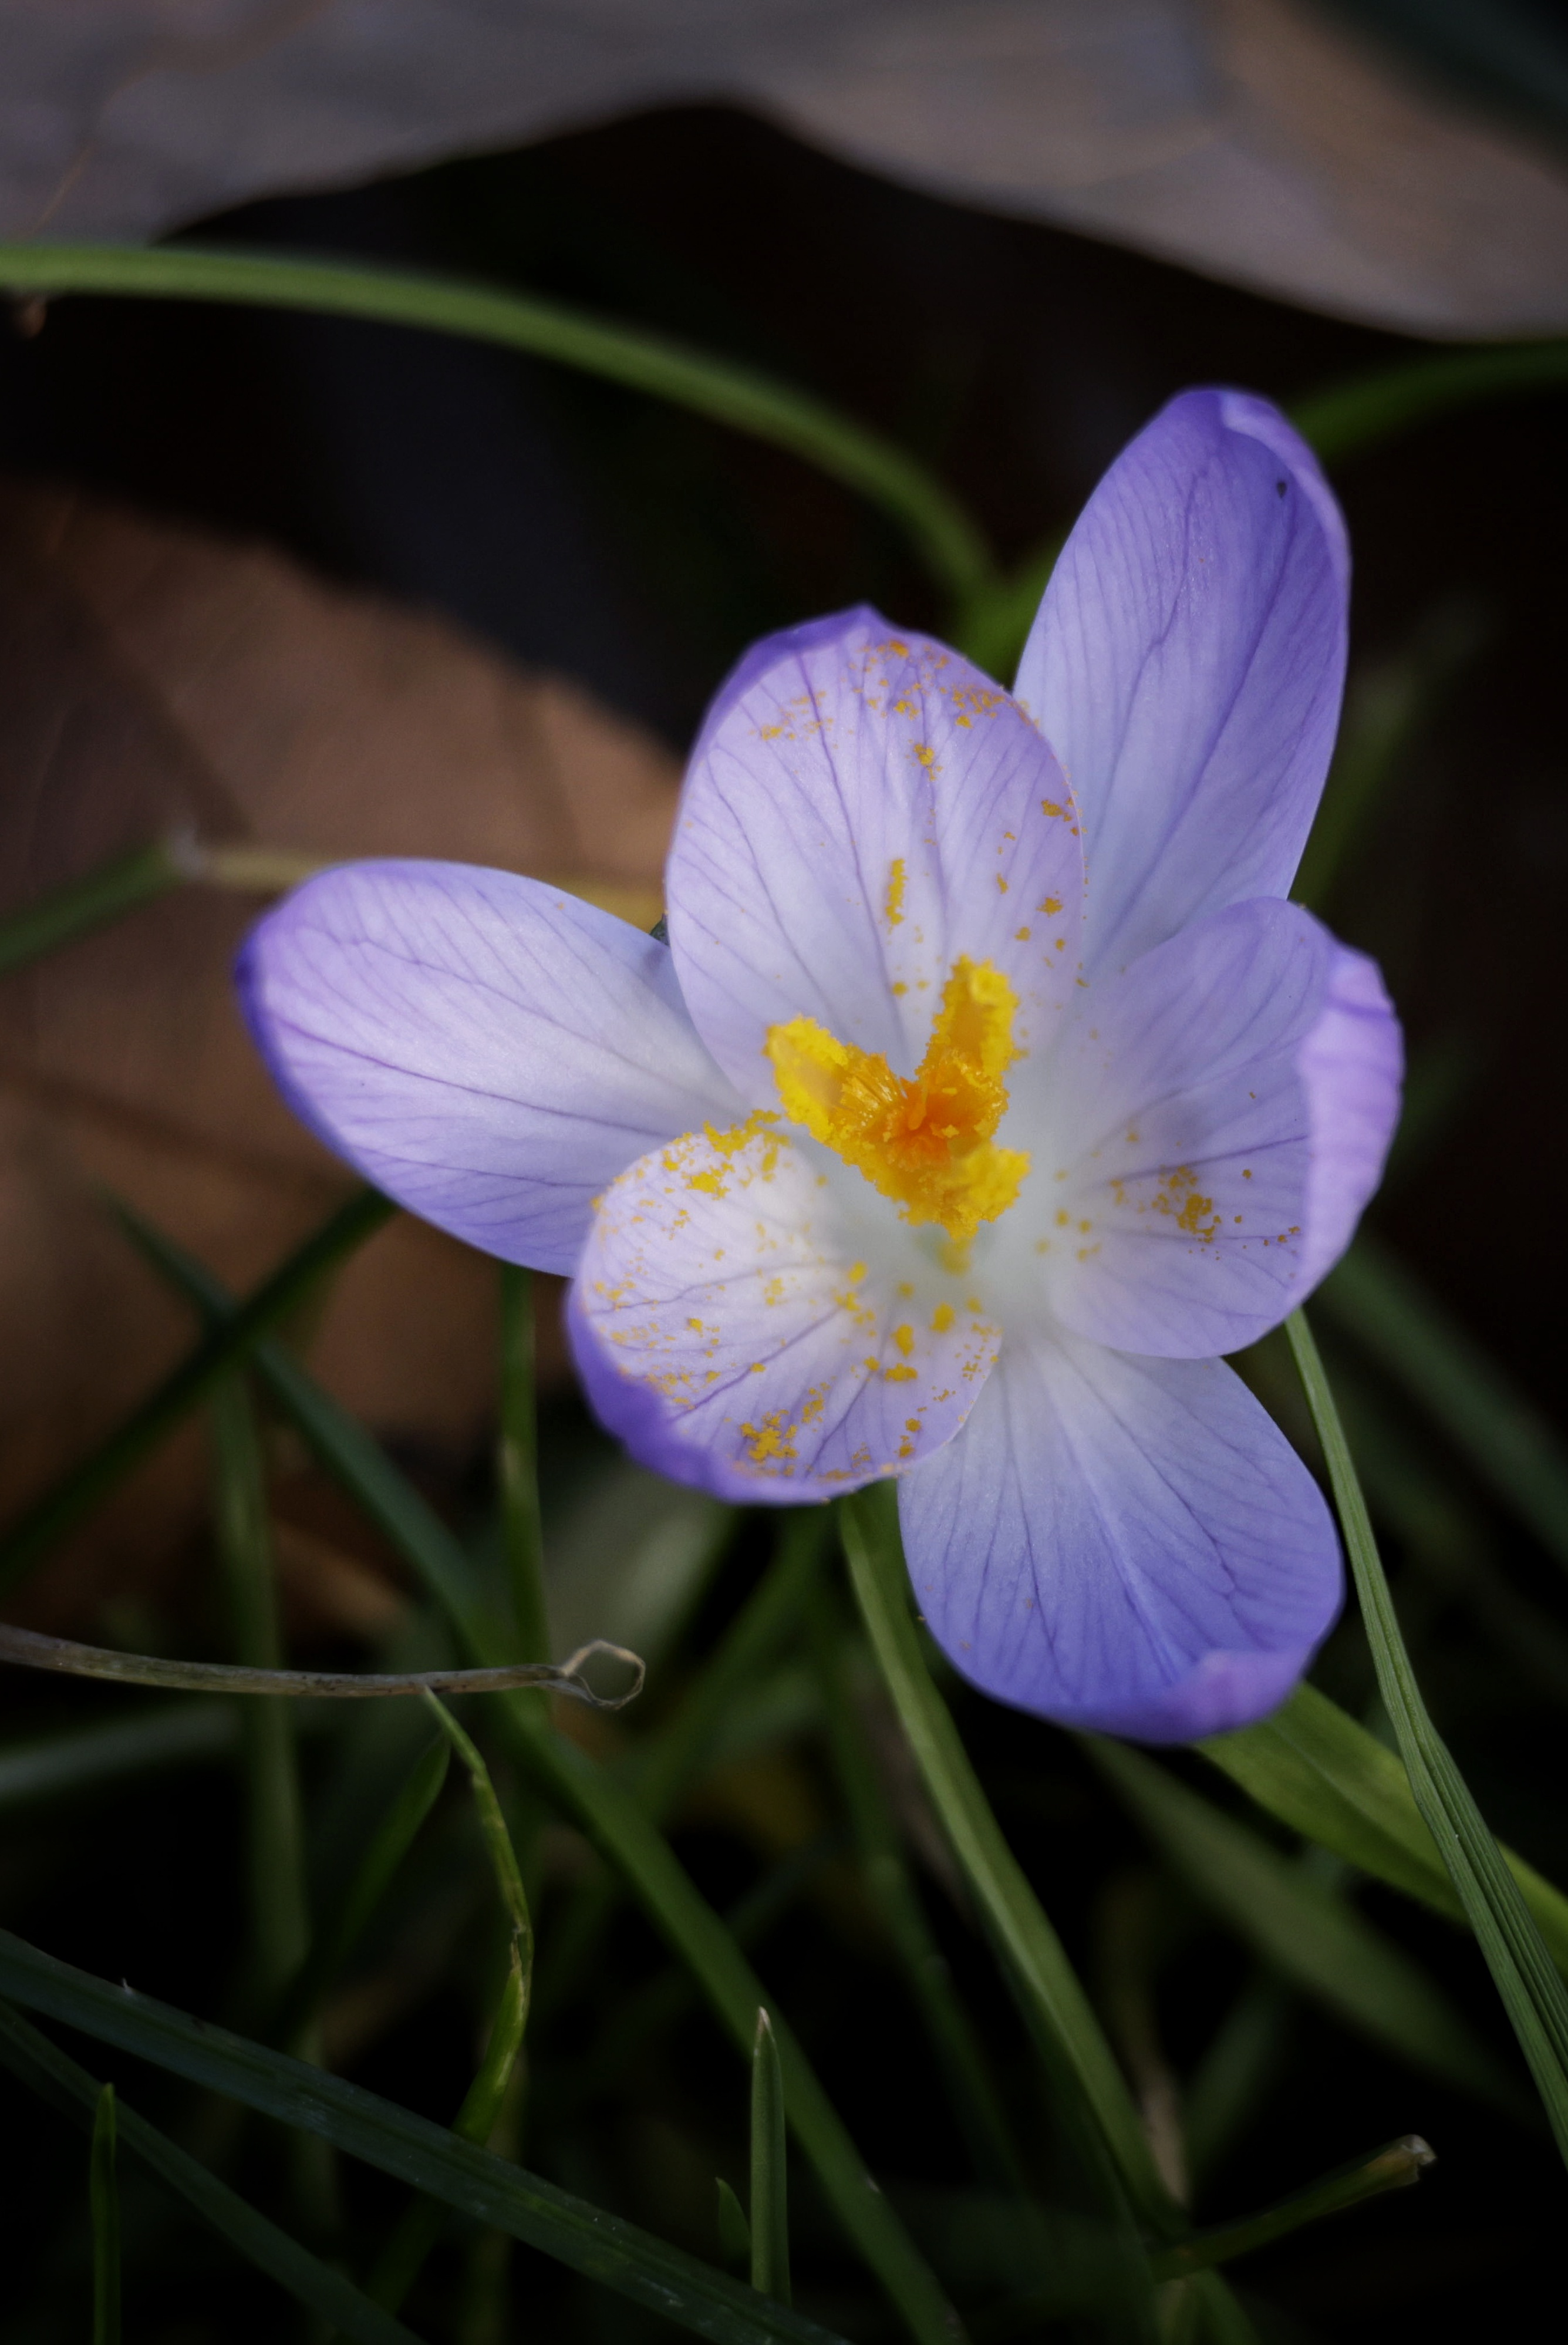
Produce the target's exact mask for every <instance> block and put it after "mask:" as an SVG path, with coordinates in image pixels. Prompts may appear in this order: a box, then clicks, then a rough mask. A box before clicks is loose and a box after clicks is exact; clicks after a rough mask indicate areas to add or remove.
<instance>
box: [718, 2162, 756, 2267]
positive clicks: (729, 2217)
mask: <svg viewBox="0 0 1568 2345" xmlns="http://www.w3.org/2000/svg"><path fill="white" fill-rule="evenodd" d="M713 2187H714V2189H715V2190H716V2192H717V2194H718V2223H719V2255H720V2259H721V2260H722V2261H723V2262H724V2263H726V2264H728V2266H729V2268H730V2269H731V2270H732V2271H740V2272H749V2271H750V2269H751V2268H752V2227H751V2225H750V2224H749V2223H748V2222H747V2220H746V2212H745V2208H744V2207H743V2206H742V2205H741V2202H740V2200H739V2199H738V2198H736V2196H735V2194H734V2192H733V2190H732V2189H731V2188H730V2186H729V2184H728V2183H727V2182H726V2181H725V2180H724V2178H723V2175H722V2174H721V2175H720V2176H718V2178H716V2180H715V2183H714V2186H713Z"/></svg>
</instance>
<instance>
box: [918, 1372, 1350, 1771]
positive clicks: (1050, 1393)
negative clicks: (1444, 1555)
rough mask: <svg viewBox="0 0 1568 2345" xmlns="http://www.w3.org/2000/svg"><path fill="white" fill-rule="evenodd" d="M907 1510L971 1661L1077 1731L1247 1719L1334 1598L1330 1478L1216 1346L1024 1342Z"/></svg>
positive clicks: (1019, 1703) (1003, 1695) (977, 1672)
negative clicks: (1146, 1352)
mask: <svg viewBox="0 0 1568 2345" xmlns="http://www.w3.org/2000/svg"><path fill="white" fill-rule="evenodd" d="M899 1518H900V1521H901V1523H902V1525H903V1529H904V1543H905V1552H906V1553H907V1555H908V1558H909V1575H910V1579H911V1580H912V1582H913V1584H914V1589H915V1595H916V1601H917V1603H918V1605H919V1609H920V1611H921V1613H922V1614H923V1616H924V1618H925V1619H926V1621H927V1622H928V1623H929V1625H930V1627H931V1629H932V1631H933V1633H934V1635H935V1636H936V1639H937V1642H938V1643H939V1644H940V1645H941V1647H942V1649H943V1650H944V1651H945V1652H946V1654H947V1655H948V1657H949V1658H950V1659H951V1660H952V1661H953V1662H954V1664H955V1666H956V1668H957V1669H958V1670H961V1671H962V1673H963V1674H964V1676H965V1677H966V1678H968V1679H969V1680H971V1681H972V1682H973V1683H974V1684H976V1685H977V1686H979V1687H980V1688H981V1689H982V1690H984V1691H985V1692H986V1693H988V1694H993V1695H995V1696H996V1699H997V1700H1000V1701H1007V1702H1011V1703H1013V1704H1014V1705H1015V1706H1016V1707H1017V1709H1019V1710H1028V1711H1037V1713H1039V1714H1040V1715H1041V1716H1043V1717H1046V1718H1054V1719H1057V1720H1059V1721H1061V1723H1062V1724H1063V1725H1066V1726H1078V1727H1091V1728H1095V1729H1098V1731H1101V1732H1103V1733H1108V1734H1127V1735H1131V1736H1134V1737H1136V1738H1137V1739H1138V1740H1139V1741H1147V1742H1188V1741H1196V1740H1197V1739H1198V1738H1199V1736H1202V1735H1206V1734H1221V1733H1225V1732H1227V1731H1229V1729H1230V1728H1232V1727H1237V1726H1245V1725H1247V1724H1248V1723H1249V1721H1252V1720H1253V1719H1257V1718H1262V1717H1265V1716H1266V1715H1267V1714H1268V1712H1269V1711H1271V1710H1273V1709H1275V1708H1276V1707H1277V1706H1278V1705H1279V1703H1280V1702H1281V1701H1282V1700H1284V1698H1285V1696H1286V1694H1287V1693H1288V1692H1289V1691H1290V1688H1291V1686H1292V1685H1293V1684H1294V1683H1295V1681H1296V1680H1297V1679H1298V1678H1299V1677H1300V1674H1301V1672H1302V1670H1304V1669H1305V1668H1306V1666H1307V1664H1308V1662H1309V1661H1310V1659H1311V1656H1312V1653H1313V1651H1314V1650H1315V1649H1316V1647H1317V1646H1318V1644H1319V1643H1320V1641H1321V1639H1322V1638H1323V1637H1324V1635H1325V1634H1326V1633H1327V1631H1328V1629H1329V1628H1330V1625H1331V1624H1332V1622H1333V1619H1334V1617H1335V1614H1336V1613H1337V1612H1338V1610H1339V1606H1340V1592H1341V1575H1340V1551H1339V1544H1338V1541H1337V1539H1336V1538H1335V1535H1334V1529H1333V1525H1332V1523H1331V1522H1330V1518H1329V1510H1328V1508H1327V1507H1326V1506H1325V1505H1324V1503H1323V1498H1322V1496H1321V1493H1320V1491H1319V1488H1318V1486H1317V1484H1316V1483H1315V1482H1314V1481H1313V1479H1312V1477H1311V1476H1310V1474H1309V1473H1308V1471H1307V1469H1306V1467H1304V1466H1303V1465H1302V1463H1301V1461H1300V1458H1299V1457H1297V1456H1296V1454H1295V1452H1294V1451H1293V1450H1292V1449H1291V1448H1290V1446H1289V1444H1288V1443H1287V1442H1286V1440H1285V1438H1284V1436H1282V1435H1281V1434H1280V1432H1279V1430H1278V1429H1277V1427H1276V1426H1274V1424H1273V1423H1272V1422H1271V1420H1270V1418H1269V1417H1268V1416H1266V1415H1265V1414H1264V1412H1263V1410H1262V1409H1261V1408H1260V1407H1259V1405H1258V1403H1257V1402H1256V1401H1255V1400H1254V1399H1253V1398H1252V1396H1251V1395H1250V1393H1249V1392H1248V1390H1247V1388H1246V1386H1244V1385H1243V1384H1242V1383H1241V1381H1240V1379H1239V1377H1237V1376H1233V1375H1232V1374H1231V1372H1230V1370H1229V1368H1227V1367H1225V1366H1224V1365H1222V1364H1221V1363H1220V1362H1219V1361H1218V1360H1139V1359H1133V1358H1129V1357H1128V1355H1125V1354H1120V1353H1116V1352H1108V1351H1102V1350H1101V1349H1100V1347H1099V1346H1098V1345H1093V1344H1084V1343H1079V1342H1077V1340H1076V1339H1074V1338H1072V1337H1067V1338H1066V1339H1065V1340H1064V1341H1063V1342H1061V1343H1060V1344H1053V1343H1052V1342H1051V1341H1050V1340H1049V1339H1048V1338H1038V1339H1036V1340H1035V1341H1033V1342H1030V1343H1027V1344H1024V1345H1015V1344H1014V1342H1013V1341H1012V1339H1011V1337H1009V1340H1008V1344H1007V1350H1006V1352H1005V1353H1004V1355H1003V1356H1002V1358H1001V1360H1000V1361H999V1362H998V1364H997V1365H996V1369H995V1370H994V1371H993V1373H992V1376H991V1377H990V1380H989V1382H988V1383H987V1385H986V1389H985V1391H984V1392H983V1393H982V1394H981V1395H980V1397H979V1400H978V1401H977V1402H976V1406H975V1409H974V1412H973V1414H972V1415H971V1416H970V1418H969V1421H968V1423H967V1424H966V1426H965V1427H964V1430H963V1432H962V1433H961V1434H960V1435H959V1436H958V1437H957V1439H956V1441H954V1442H952V1443H951V1444H950V1445H949V1446H948V1447H947V1448H946V1449H944V1450H942V1451H941V1452H940V1453H939V1454H938V1455H937V1456H936V1457H934V1458H932V1459H931V1460H930V1461H929V1462H928V1463H926V1464H925V1465H922V1466H920V1467H917V1468H916V1470H915V1471H914V1472H913V1473H910V1474H908V1475H906V1476H905V1479H904V1481H903V1482H902V1483H901V1485H900V1487H899Z"/></svg>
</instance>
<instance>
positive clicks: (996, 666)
mask: <svg viewBox="0 0 1568 2345" xmlns="http://www.w3.org/2000/svg"><path fill="white" fill-rule="evenodd" d="M1062 535H1063V533H1062V532H1061V531H1060V530H1054V531H1053V532H1052V533H1051V534H1050V536H1049V537H1047V539H1045V540H1044V542H1043V543H1041V544H1039V545H1037V547H1036V548H1035V550H1034V552H1033V553H1027V554H1026V555H1025V556H1024V558H1023V560H1022V561H1021V562H1020V563H1017V565H1016V566H1015V567H1014V568H1013V569H1011V570H1009V571H1007V572H1006V573H1005V574H1004V573H997V574H994V575H993V576H991V577H989V578H984V579H982V580H981V581H980V583H979V584H978V585H976V586H974V587H972V588H971V589H970V591H969V593H968V594H966V595H965V597H964V598H963V600H962V601H961V602H960V603H959V604H958V607H957V609H956V612H955V613H954V614H953V621H952V640H953V642H954V643H955V644H956V645H957V646H958V649H959V650H960V651H961V652H964V653H965V654H966V655H967V656H968V657H969V658H970V659H972V660H973V661H974V663H975V665H976V667H983V668H984V669H985V671H986V675H994V676H996V677H997V678H999V680H1000V681H1001V682H1002V683H1004V684H1006V683H1007V682H1008V681H1009V679H1010V678H1011V676H1012V675H1013V673H1014V671H1015V669H1016V668H1017V665H1018V661H1019V659H1020V657H1021V656H1022V655H1023V649H1024V645H1025V644H1026V642H1027V640H1028V634H1029V629H1030V628H1031V627H1032V626H1033V625H1034V624H1035V614H1036V612H1037V610H1038V609H1039V607H1040V598H1041V596H1042V595H1043V594H1045V591H1046V588H1047V586H1048V585H1049V584H1050V583H1051V573H1052V571H1053V570H1054V569H1055V568H1056V566H1057V555H1058V554H1059V553H1061V550H1062Z"/></svg>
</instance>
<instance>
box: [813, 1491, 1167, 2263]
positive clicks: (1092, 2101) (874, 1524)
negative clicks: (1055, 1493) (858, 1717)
mask: <svg viewBox="0 0 1568 2345" xmlns="http://www.w3.org/2000/svg"><path fill="white" fill-rule="evenodd" d="M839 1512H840V1519H841V1521H842V1524H843V1528H844V1544H845V1554H846V1556H847V1557H848V1559H849V1570H850V1580H851V1584H852V1586H853V1587H854V1589H855V1599H856V1601H857V1602H858V1604H859V1606H860V1612H861V1618H862V1619H863V1620H864V1621H865V1629H866V1633H867V1635H868V1636H869V1637H870V1639H871V1643H872V1649H873V1650H874V1652H875V1656H876V1660H877V1664H878V1666H879V1668H880V1669H881V1671H882V1676H883V1680H884V1682H885V1685H886V1687H887V1690H888V1692H889V1693H890V1694H891V1695H892V1697H893V1705H894V1708H895V1710H896V1711H897V1712H898V1716H899V1719H900V1721H901V1722H902V1724H903V1727H904V1731H905V1734H906V1735H907V1737H908V1739H909V1744H910V1748H911V1749H912V1751H914V1753H915V1758H916V1764H917V1765H918V1767H919V1770H920V1774H921V1778H922V1780H923V1781H924V1782H925V1785H926V1791H927V1792H928V1793H929V1794H930V1797H931V1800H932V1802H933V1803H934V1805H935V1807H936V1812H937V1814H938V1816H939V1817H940V1818H941V1821H942V1824H943V1828H944V1830H945V1831H946V1834H947V1837H948V1839H949V1841H950V1842H951V1843H952V1846H953V1851H954V1853H955V1855H956V1857H957V1860H958V1863H959V1865H960V1866H961V1868H962V1870H963V1873H964V1875H965V1878H966V1880H967V1882H968V1883H969V1885H970V1888H971V1889H972V1891H973V1892H974V1894H975V1897H976V1903H978V1905H979V1907H980V1910H981V1912H982V1913H983V1914H984V1915H985V1917H986V1924H987V1926H988V1928H989V1931H990V1933H991V1935H992V1937H993V1938H994V1940H995V1941H996V1944H997V1945H998V1947H999V1948H1000V1949H1001V1951H1002V1954H1003V1955H1004V1958H1005V1960H1006V1962H1007V1966H1008V1969H1009V1970H1010V1972H1011V1974H1013V1976H1014V1977H1015V1978H1016V1979H1017V1981H1018V1982H1019V1983H1020V1985H1021V1987H1022V1990H1023V1992H1024V1994H1025V1995H1027V1999H1028V2003H1029V2005H1031V2006H1032V2008H1033V2010H1034V2012H1035V2014H1036V2015H1037V2018H1038V2021H1039V2023H1040V2025H1041V2026H1042V2027H1043V2028H1044V2029H1045V2030H1046V2031H1047V2037H1048V2039H1049V2040H1050V2041H1051V2042H1053V2043H1054V2044H1055V2045H1056V2046H1057V2052H1058V2056H1059V2059H1060V2061H1061V2062H1062V2063H1063V2064H1065V2066H1066V2068H1067V2073H1068V2074H1069V2075H1070V2076H1072V2077H1073V2078H1075V2079H1076V2081H1077V2087H1078V2089H1079V2091H1080V2092H1081V2094H1082V2096H1083V2099H1084V2101H1085V2103H1086V2104H1087V2107H1088V2108H1089V2109H1090V2110H1091V2111H1092V2112H1093V2116H1094V2118H1095V2120H1096V2122H1097V2123H1098V2127H1099V2130H1100V2133H1101V2135H1102V2136H1103V2138H1104V2140H1105V2142H1106V2143H1107V2145H1108V2147H1109V2150H1110V2153H1111V2156H1112V2157H1113V2158H1114V2159H1115V2162H1116V2166H1117V2168H1118V2171H1119V2173H1120V2175H1121V2177H1122V2179H1123V2182H1124V2184H1125V2186H1126V2188H1127V2191H1128V2196H1129V2198H1130V2199H1131V2202H1132V2205H1133V2207H1134V2208H1135V2209H1136V2211H1137V2213H1138V2216H1139V2217H1140V2218H1142V2219H1143V2220H1144V2221H1145V2222H1147V2223H1148V2225H1149V2226H1150V2227H1151V2228H1154V2229H1155V2230H1157V2231H1163V2232H1165V2233H1167V2234H1168V2233H1169V2232H1170V2230H1171V2229H1172V2228H1176V2227H1178V2226H1179V2221H1180V2218H1179V2211H1178V2210H1177V2208H1175V2205H1174V2202H1173V2201H1172V2200H1171V2199H1170V2198H1169V2197H1168V2194H1167V2192H1166V2189H1165V2186H1164V2184H1163V2183H1162V2182H1161V2181H1160V2178H1159V2175H1158V2170H1157V2168H1156V2167H1155V2163H1154V2159H1153V2157H1152V2155H1151V2153H1150V2150H1149V2147H1148V2140H1147V2139H1146V2137H1145V2135H1144V2132H1143V2128H1142V2127H1141V2126H1140V2125H1139V2123H1138V2115H1137V2112H1136V2110H1135V2109H1134V2107H1133V2104H1132V2099H1131V2096H1130V2095H1129V2093H1128V2088H1127V2086H1126V2084H1125V2082H1124V2081H1123V2078H1122V2075H1121V2071H1120V2069H1119V2068H1118V2066H1117V2064H1116V2060H1115V2058H1114V2056H1112V2053H1111V2050H1110V2047H1109V2046H1108V2044H1107V2042H1106V2040H1105V2036H1104V2035H1103V2033H1102V2031H1101V2029H1100V2025H1099V2022H1098V2019H1097V2018H1096V2017H1095V2015H1094V2012H1093V2009H1092V2008H1091V2006H1090V2004H1089V2000H1088V1997H1087V1995H1085V1993H1084V1991H1083V1988H1082V1986H1081V1985H1079V1983H1078V1980H1077V1974H1075V1972H1074V1970H1073V1968H1072V1965H1071V1964H1070V1963H1069V1962H1068V1961H1067V1955H1066V1954H1065V1952H1064V1951H1063V1948H1062V1944H1061V1941H1060V1939H1059V1938H1058V1937H1057V1934H1056V1932H1055V1930H1054V1929H1053V1928H1052V1926H1051V1924H1050V1923H1049V1922H1048V1921H1047V1918H1046V1915H1045V1913H1044V1911H1043V1910H1042V1908H1041V1906H1040V1903H1039V1901H1038V1900H1037V1897H1036V1895H1035V1893H1034V1891H1033V1889H1032V1888H1031V1887H1030V1886H1029V1883H1028V1882H1027V1879H1026V1878H1025V1875H1024V1873H1023V1870H1022V1868H1021V1866H1020V1865H1019V1863H1018V1862H1017V1858H1016V1857H1015V1856H1014V1855H1013V1853H1012V1851H1011V1850H1010V1849H1009V1848H1008V1846H1007V1843H1006V1841H1005V1840H1004V1839H1003V1837H1002V1833H1001V1830H1000V1828H999V1826H998V1825H997V1822H996V1818H995V1816H994V1815H993V1814H992V1812H991V1808H990V1804H989V1802H987V1800H986V1795H985V1793H984V1792H983V1791H982V1790H981V1788H980V1784H979V1782H978V1779H977V1778H976V1774H975V1771H974V1769H973V1767H972V1766H971V1765H970V1763H969V1759H968V1755H967V1753H966V1751H965V1749H964V1746H963V1744H962V1742H961V1741H960V1740H959V1738H958V1731H957V1729H956V1726H955V1725H954V1723H953V1720H952V1715H951V1713H950V1712H949V1711H948V1708H947V1705H946V1702H945V1701H944V1700H943V1699H942V1697H941V1695H940V1693H939V1692H938V1691H937V1690H936V1686H935V1685H934V1684H933V1683H932V1680H931V1674H930V1671H929V1670H927V1668H926V1660H925V1656H924V1654H923V1653H922V1652H921V1650H920V1640H919V1639H918V1637H917V1636H916V1629H915V1622H914V1620H913V1619H912V1618H911V1616H910V1609H909V1601H908V1593H907V1589H908V1582H907V1576H906V1573H905V1566H904V1555H903V1549H902V1547H901V1544H900V1542H899V1538H898V1527H897V1517H896V1514H895V1498H894V1495H893V1492H892V1490H891V1489H890V1488H889V1487H887V1486H885V1485H878V1486H875V1487H873V1488H871V1489H869V1490H862V1491H859V1492H857V1493H856V1495H855V1497H851V1498H844V1499H841V1500H840V1501H839Z"/></svg>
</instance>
